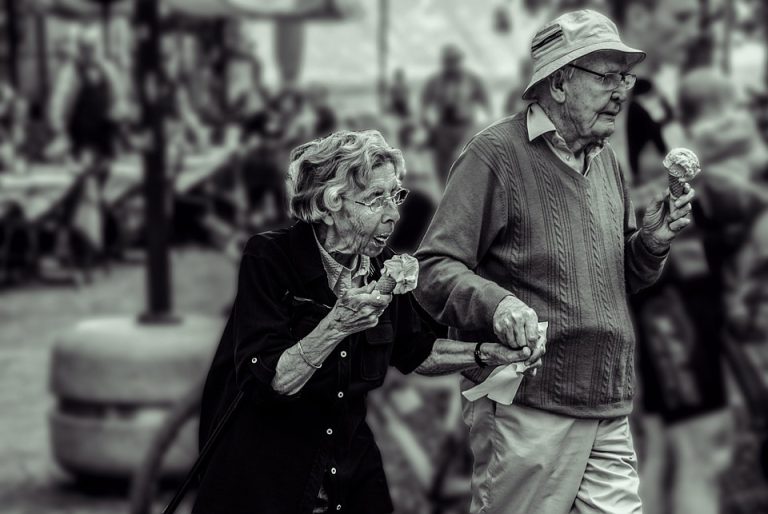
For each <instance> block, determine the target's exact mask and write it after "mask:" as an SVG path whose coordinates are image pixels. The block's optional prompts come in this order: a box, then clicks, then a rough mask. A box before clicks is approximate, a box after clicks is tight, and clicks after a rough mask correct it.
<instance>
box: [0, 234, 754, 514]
mask: <svg viewBox="0 0 768 514" xmlns="http://www.w3.org/2000/svg"><path fill="white" fill-rule="evenodd" d="M173 264H174V266H173V270H174V284H175V303H176V305H177V309H176V310H177V311H178V312H181V313H201V314H208V315H213V316H218V315H219V314H220V313H221V312H222V310H223V309H224V308H225V306H226V305H227V304H228V303H229V302H230V301H231V299H232V297H233V286H234V283H233V281H234V278H235V277H234V266H233V264H232V263H231V262H230V261H228V260H227V259H226V258H224V257H222V256H221V255H220V254H217V253H213V252H208V251H202V250H190V249H187V250H181V251H178V252H176V253H175V255H174V258H173ZM143 305H144V270H143V268H142V267H141V266H138V265H116V266H115V267H114V268H113V270H112V271H111V273H110V274H109V275H104V274H103V273H99V274H97V275H96V278H95V281H94V283H93V284H91V285H86V286H82V287H80V288H74V287H62V286H42V285H34V286H25V287H23V288H16V289H12V290H5V291H1V290H0V412H1V413H2V422H0V511H2V512H3V513H4V514H5V513H7V514H107V513H123V512H127V501H126V499H125V498H126V495H127V494H126V490H125V487H119V486H117V487H105V486H104V484H99V485H98V486H97V487H92V488H90V489H88V488H85V489H84V488H83V487H82V486H81V485H78V484H75V483H74V482H73V481H72V480H71V479H70V478H69V477H68V476H67V475H66V474H64V473H63V472H62V471H61V470H59V469H58V468H57V466H56V465H55V463H53V462H52V459H51V456H50V455H51V453H50V448H49V443H48V431H47V423H46V412H47V410H48V409H49V407H50V404H51V398H50V395H49V393H48V391H47V378H48V365H49V353H50V349H51V347H52V345H53V343H54V341H55V338H56V335H57V334H58V333H60V332H61V331H62V330H64V329H66V328H68V327H71V326H72V325H73V324H74V323H75V322H77V321H78V320H81V319H84V318H89V317H97V316H103V315H114V314H124V315H127V316H131V315H135V314H137V313H139V312H141V310H142V308H143ZM393 379H394V380H398V378H397V377H393ZM388 387H389V389H387V388H385V391H392V390H394V388H396V386H392V387H390V386H388ZM383 394H384V392H379V393H377V396H375V397H374V401H378V399H379V398H381V397H382V395H383ZM419 401H422V402H423V399H422V400H418V399H414V398H411V397H410V396H409V393H408V391H405V392H404V395H401V397H400V398H399V399H397V401H396V402H395V403H393V404H392V405H393V406H394V407H395V408H396V409H399V410H400V411H402V412H404V413H405V414H403V416H402V419H403V420H404V421H405V424H406V425H408V426H409V427H410V428H412V429H413V433H414V434H415V436H414V442H415V444H419V443H421V444H420V446H421V448H422V450H424V452H425V454H426V456H427V460H428V461H429V462H431V463H434V462H436V461H437V460H438V457H440V456H444V455H445V454H446V450H445V448H444V447H442V446H440V445H438V444H436V441H435V440H436V439H437V438H436V437H435V434H436V431H435V427H434V424H435V419H434V418H435V416H434V413H433V410H434V409H433V408H432V407H434V405H432V403H435V402H432V401H431V400H430V399H429V398H428V397H427V400H426V402H423V403H419ZM425 405H426V406H428V407H430V408H425ZM747 424H748V418H747V417H745V416H742V417H741V421H740V426H741V428H740V430H739V433H738V442H739V444H738V450H737V452H738V457H737V459H736V463H735V464H734V466H733V469H732V470H731V471H730V472H729V473H728V476H727V477H726V479H725V481H724V483H725V491H726V499H725V503H726V508H725V509H724V510H723V512H725V513H727V514H742V513H743V514H747V513H749V514H757V513H761V512H766V513H768V484H766V482H765V480H764V479H763V478H762V477H761V476H760V474H759V473H758V472H757V452H758V447H757V443H758V441H757V439H756V438H755V436H754V434H752V433H751V432H750V431H749V430H747ZM383 426H384V427H385V429H384V430H380V433H379V434H378V435H379V443H380V446H381V449H382V454H383V455H384V457H385V465H386V467H387V473H388V476H389V481H390V487H391V489H392V492H393V496H394V499H395V503H396V504H397V505H398V506H399V507H400V508H399V509H398V514H416V513H421V512H428V510H427V509H428V506H429V502H428V500H427V499H426V498H425V497H424V495H423V490H422V489H420V488H419V486H418V481H417V480H415V479H414V476H415V475H414V472H413V470H412V469H408V464H407V462H406V461H409V460H410V461H411V462H413V455H411V458H410V459H408V458H406V455H405V454H406V453H409V450H408V446H407V445H405V446H403V444H402V443H396V442H394V439H397V437H394V438H393V437H392V436H391V434H392V431H391V430H390V431H389V434H388V433H387V432H388V431H387V429H386V426H387V425H386V423H385V424H384V425H383ZM374 428H376V427H375V426H374ZM390 428H391V427H390ZM395 432H398V434H399V435H400V439H401V440H402V437H403V433H402V430H400V431H398V430H395ZM405 438H406V439H407V438H408V436H407V434H406V436H405ZM404 448H405V450H404ZM441 448H443V450H441ZM454 451H455V450H454ZM404 452H405V453H404ZM441 452H442V453H441ZM448 452H450V450H449V451H448ZM455 452H456V451H455ZM410 453H413V452H410ZM456 453H457V456H458V462H457V463H454V465H455V466H456V467H457V468H462V463H461V452H456ZM464 469H465V466H464ZM458 473H460V470H459V471H458ZM464 489H465V488H464ZM459 490H462V487H459ZM166 499H167V496H166ZM160 503H161V502H158V506H159V505H160ZM463 510H464V509H462V508H459V509H458V510H456V512H463ZM158 512H159V510H158ZM179 512H183V510H180V511H179ZM648 514H655V513H648Z"/></svg>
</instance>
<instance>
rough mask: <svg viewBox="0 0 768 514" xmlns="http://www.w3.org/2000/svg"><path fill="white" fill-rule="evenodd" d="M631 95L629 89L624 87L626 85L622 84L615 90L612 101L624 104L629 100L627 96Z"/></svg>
mask: <svg viewBox="0 0 768 514" xmlns="http://www.w3.org/2000/svg"><path fill="white" fill-rule="evenodd" d="M628 94H629V89H627V88H625V87H624V84H623V83H622V84H620V85H619V87H617V88H616V89H614V90H613V93H611V100H614V101H616V102H619V103H624V100H626V99H627V95H628Z"/></svg>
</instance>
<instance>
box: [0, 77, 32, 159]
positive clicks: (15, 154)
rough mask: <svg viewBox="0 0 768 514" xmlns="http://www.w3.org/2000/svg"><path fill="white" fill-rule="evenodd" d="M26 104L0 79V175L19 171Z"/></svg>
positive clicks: (5, 81)
mask: <svg viewBox="0 0 768 514" xmlns="http://www.w3.org/2000/svg"><path fill="white" fill-rule="evenodd" d="M26 118H27V116H26V102H25V101H24V100H23V99H22V98H20V97H19V96H18V95H17V94H16V91H15V90H14V88H13V87H12V86H11V84H10V83H9V82H8V81H7V80H6V79H5V78H3V79H0V173H2V172H4V171H16V170H19V169H20V168H19V162H18V159H19V158H20V156H19V152H20V151H21V150H22V149H23V147H24V146H25V136H26V134H25V129H26Z"/></svg>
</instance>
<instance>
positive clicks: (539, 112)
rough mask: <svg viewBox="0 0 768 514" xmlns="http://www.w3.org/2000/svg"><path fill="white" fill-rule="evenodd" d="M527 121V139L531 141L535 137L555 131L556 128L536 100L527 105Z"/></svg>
mask: <svg viewBox="0 0 768 514" xmlns="http://www.w3.org/2000/svg"><path fill="white" fill-rule="evenodd" d="M526 119H527V123H528V141H533V140H534V139H536V138H537V137H539V136H541V135H543V134H547V133H549V132H554V133H557V128H555V125H554V124H553V123H552V120H550V119H549V116H547V113H546V112H544V109H543V108H542V107H541V106H540V105H539V104H538V103H536V102H534V103H532V104H531V105H529V106H528V114H527V116H526Z"/></svg>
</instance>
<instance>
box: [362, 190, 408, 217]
mask: <svg viewBox="0 0 768 514" xmlns="http://www.w3.org/2000/svg"><path fill="white" fill-rule="evenodd" d="M409 192H410V191H408V190H407V189H405V188H402V187H401V188H400V189H398V190H397V191H395V192H394V193H392V194H391V195H381V196H377V197H376V198H374V199H373V200H371V201H369V202H359V201H357V200H355V203H357V204H360V205H365V206H366V207H368V208H369V209H370V210H372V211H374V212H376V211H380V210H381V209H383V208H384V206H385V205H386V204H387V202H390V201H391V202H392V203H393V204H394V205H396V206H397V205H402V204H403V202H404V201H405V199H406V198H407V197H408V193H409Z"/></svg>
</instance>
